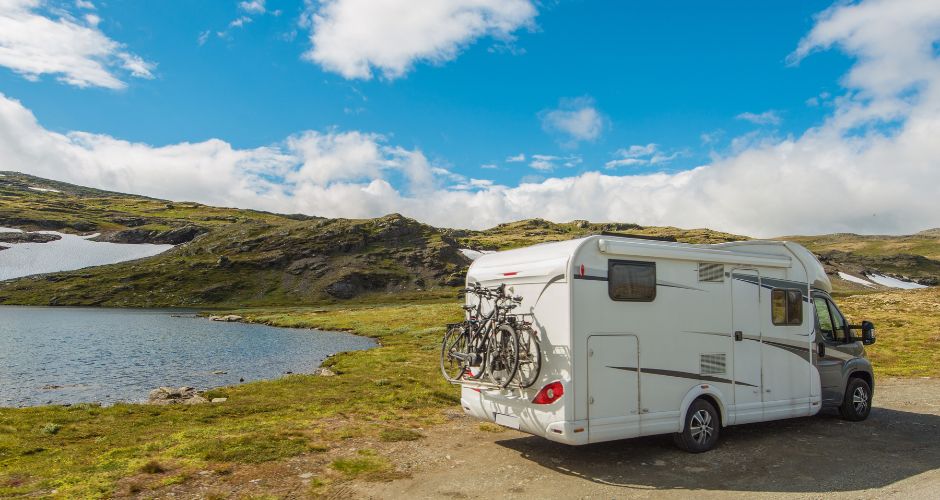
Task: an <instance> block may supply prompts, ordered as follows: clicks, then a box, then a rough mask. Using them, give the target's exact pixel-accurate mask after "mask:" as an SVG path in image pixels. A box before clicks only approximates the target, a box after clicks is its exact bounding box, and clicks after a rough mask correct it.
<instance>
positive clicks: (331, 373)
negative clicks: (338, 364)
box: [313, 368, 336, 377]
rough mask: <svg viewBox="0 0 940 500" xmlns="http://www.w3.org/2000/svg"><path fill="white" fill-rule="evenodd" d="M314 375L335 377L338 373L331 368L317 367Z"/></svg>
mask: <svg viewBox="0 0 940 500" xmlns="http://www.w3.org/2000/svg"><path fill="white" fill-rule="evenodd" d="M313 374H314V375H319V376H321V377H335V376H336V373H335V372H334V371H333V370H330V369H329V368H317V369H316V370H314V372H313Z"/></svg>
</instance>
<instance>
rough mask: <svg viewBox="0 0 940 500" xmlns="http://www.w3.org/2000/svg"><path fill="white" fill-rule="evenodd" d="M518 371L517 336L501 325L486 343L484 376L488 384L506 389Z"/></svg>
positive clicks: (513, 330)
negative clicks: (488, 381) (487, 379)
mask: <svg viewBox="0 0 940 500" xmlns="http://www.w3.org/2000/svg"><path fill="white" fill-rule="evenodd" d="M517 369H519V335H517V334H516V330H515V329H513V328H512V327H511V326H509V325H502V326H500V327H499V328H497V329H496V331H495V332H493V334H492V336H491V337H490V338H489V339H487V341H486V375H487V377H488V378H489V379H490V382H492V383H494V384H496V385H497V386H499V387H506V386H508V385H509V383H510V382H512V378H513V377H514V376H515V375H516V370H517Z"/></svg>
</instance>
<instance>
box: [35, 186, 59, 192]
mask: <svg viewBox="0 0 940 500" xmlns="http://www.w3.org/2000/svg"><path fill="white" fill-rule="evenodd" d="M29 189H32V190H33V191H39V192H41V193H61V192H62V191H59V190H58V189H52V188H40V187H34V186H29Z"/></svg>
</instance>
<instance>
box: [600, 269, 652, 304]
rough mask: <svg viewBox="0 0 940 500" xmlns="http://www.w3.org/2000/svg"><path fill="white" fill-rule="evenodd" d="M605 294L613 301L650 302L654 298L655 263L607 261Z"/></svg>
mask: <svg viewBox="0 0 940 500" xmlns="http://www.w3.org/2000/svg"><path fill="white" fill-rule="evenodd" d="M607 293H608V294H609V295H610V298H611V299H613V300H622V301H632V302H652V300H653V299H655V298H656V263H655V262H638V261H632V260H611V261H609V262H608V263H607Z"/></svg>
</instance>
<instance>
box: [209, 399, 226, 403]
mask: <svg viewBox="0 0 940 500" xmlns="http://www.w3.org/2000/svg"><path fill="white" fill-rule="evenodd" d="M226 401H228V398H212V401H210V402H211V403H224V402H226Z"/></svg>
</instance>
